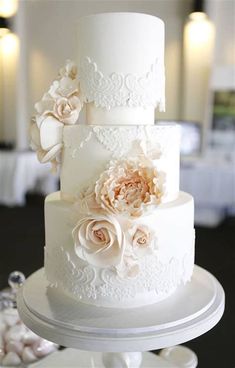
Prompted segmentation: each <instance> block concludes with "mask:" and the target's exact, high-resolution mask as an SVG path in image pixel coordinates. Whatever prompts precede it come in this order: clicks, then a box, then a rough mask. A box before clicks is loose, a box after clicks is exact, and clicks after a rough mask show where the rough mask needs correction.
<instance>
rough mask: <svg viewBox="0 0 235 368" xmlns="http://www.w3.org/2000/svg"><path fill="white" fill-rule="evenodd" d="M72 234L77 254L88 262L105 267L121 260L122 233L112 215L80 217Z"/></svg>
mask: <svg viewBox="0 0 235 368" xmlns="http://www.w3.org/2000/svg"><path fill="white" fill-rule="evenodd" d="M72 235H73V239H74V244H75V252H76V254H77V256H78V257H79V258H81V259H83V260H85V261H87V262H88V263H89V264H92V265H94V266H97V267H102V268H105V267H110V266H117V265H119V264H120V263H121V262H122V258H123V252H124V246H125V241H124V235H123V233H122V230H121V227H120V225H119V223H118V221H117V220H116V219H115V218H113V217H112V216H99V215H97V216H96V215H95V216H92V217H85V218H82V219H81V220H80V221H79V222H78V224H77V225H76V227H75V228H74V229H73V232H72Z"/></svg>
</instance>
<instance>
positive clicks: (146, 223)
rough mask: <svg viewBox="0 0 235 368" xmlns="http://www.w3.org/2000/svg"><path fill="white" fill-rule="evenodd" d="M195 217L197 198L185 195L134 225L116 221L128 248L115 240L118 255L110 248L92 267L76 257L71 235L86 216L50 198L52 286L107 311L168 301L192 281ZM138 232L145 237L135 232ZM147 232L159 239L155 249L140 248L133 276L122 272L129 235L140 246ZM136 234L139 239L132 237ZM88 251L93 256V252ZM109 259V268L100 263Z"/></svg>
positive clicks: (47, 265)
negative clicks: (121, 261) (118, 264)
mask: <svg viewBox="0 0 235 368" xmlns="http://www.w3.org/2000/svg"><path fill="white" fill-rule="evenodd" d="M193 212H194V207H193V198H192V197H191V196H190V195H189V194H187V193H183V192H181V193H180V195H179V198H178V199H177V200H176V201H173V202H171V203H168V204H162V205H160V206H159V207H158V208H156V209H155V210H153V211H152V213H151V214H148V215H146V216H141V217H139V218H137V219H133V220H132V221H131V225H130V223H129V220H127V219H125V218H123V217H122V216H116V217H115V219H116V224H115V227H118V226H119V227H120V228H121V230H122V233H123V234H124V237H125V239H126V240H125V244H123V240H122V239H121V238H120V237H119V241H120V243H119V245H118V244H116V243H115V242H117V240H115V239H114V243H113V247H114V248H113V251H110V248H109V251H107V252H104V253H103V255H102V257H101V258H100V259H99V257H97V258H96V259H95V258H93V259H92V260H90V259H89V262H87V259H86V258H84V257H85V256H84V254H83V256H82V257H81V256H80V255H79V254H77V250H76V244H74V238H73V235H72V230H73V229H76V226H77V224H78V223H79V221H81V219H83V215H82V214H81V213H79V211H77V209H76V208H75V207H74V205H73V204H70V203H69V202H67V201H63V200H61V199H60V193H59V192H58V193H53V194H51V195H49V196H48V197H47V198H46V201H45V228H46V247H45V271H46V275H47V278H48V280H49V282H50V285H51V286H55V287H58V288H59V289H61V290H63V291H64V292H65V293H67V294H68V295H70V296H72V297H73V298H75V299H78V300H81V301H83V302H85V303H89V304H95V305H100V306H107V307H137V306H141V305H145V304H151V303H155V302H158V301H160V300H162V299H164V298H166V297H167V296H169V295H170V294H171V293H172V292H173V291H174V290H175V289H176V287H177V286H178V285H180V284H181V283H185V282H186V281H188V280H190V277H191V275H192V272H193V265H194V228H193ZM117 223H118V224H119V225H117ZM107 226H108V225H107ZM113 226H114V225H113ZM130 228H131V229H132V232H130V230H129V229H130ZM137 228H139V229H142V233H140V232H139V233H136V229H137ZM146 228H148V229H150V231H151V233H152V237H154V239H155V241H154V243H152V247H153V248H152V250H151V251H150V249H149V251H146V248H145V250H144V252H142V251H143V249H137V250H136V251H137V252H141V253H138V262H137V263H135V264H133V265H132V266H133V267H134V268H133V267H132V268H128V270H129V271H131V273H130V274H129V273H123V272H125V270H123V269H122V270H120V269H118V267H116V263H115V262H116V260H117V257H118V255H120V256H121V253H122V252H124V251H125V252H127V251H128V246H129V245H130V244H129V242H130V234H131V239H134V242H136V241H138V239H139V237H140V236H141V237H142V236H143V232H144V231H145V229H146ZM109 229H110V231H112V230H113V229H112V228H109ZM115 231H116V230H115ZM118 231H119V230H118ZM133 232H135V234H137V235H136V238H134V237H132V235H133ZM116 239H117V238H116ZM123 248H125V249H123ZM117 249H119V250H118V251H117ZM86 251H88V254H89V257H91V256H92V253H91V252H90V251H89V249H88V248H87V250H86ZM110 252H111V253H110ZM110 254H112V257H111V258H110ZM92 257H95V254H94V253H93V256H92ZM115 257H116V258H115ZM102 258H103V260H102ZM94 259H95V261H93V260H94ZM107 259H108V260H110V259H112V260H113V262H110V265H109V266H107V264H106V266H104V264H103V265H101V264H100V263H99V262H103V263H104V262H105V260H107ZM97 260H98V261H97ZM97 262H98V263H97ZM137 266H138V268H137ZM136 270H138V272H136Z"/></svg>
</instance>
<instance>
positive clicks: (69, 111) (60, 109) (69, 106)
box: [53, 96, 82, 124]
mask: <svg viewBox="0 0 235 368" xmlns="http://www.w3.org/2000/svg"><path fill="white" fill-rule="evenodd" d="M81 108H82V105H81V102H80V99H79V98H78V97H77V96H71V97H69V98H65V97H61V98H58V99H57V100H56V102H55V104H54V109H53V110H54V111H53V112H54V115H55V116H56V117H57V118H58V120H59V121H61V122H62V123H64V124H75V123H76V121H77V120H78V117H79V113H80V111H81Z"/></svg>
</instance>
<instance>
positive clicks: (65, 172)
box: [61, 124, 180, 202]
mask: <svg viewBox="0 0 235 368" xmlns="http://www.w3.org/2000/svg"><path fill="white" fill-rule="evenodd" d="M63 141H64V149H63V154H62V156H63V158H62V167H61V192H62V196H63V198H67V199H69V198H70V199H71V200H73V199H74V198H76V197H77V196H78V195H79V193H80V192H81V190H83V189H84V188H85V187H86V186H87V185H89V184H91V183H93V182H94V181H96V180H97V179H98V177H99V175H100V174H101V173H102V172H103V171H104V170H105V169H106V166H107V165H108V164H109V162H110V160H113V159H129V158H130V157H131V156H135V155H138V154H140V152H141V149H142V148H141V147H142V146H144V147H146V148H145V151H146V152H145V154H146V155H147V156H148V157H149V158H150V159H152V160H153V164H154V166H155V167H156V168H157V170H159V171H161V172H164V173H165V174H166V179H165V190H166V193H165V195H164V197H163V198H162V201H163V202H168V201H172V200H175V199H176V198H177V196H178V193H179V146H180V130H179V126H178V125H177V124H157V125H153V126H119V127H117V126H88V125H77V126H69V127H65V128H64V136H63ZM157 153H158V156H157Z"/></svg>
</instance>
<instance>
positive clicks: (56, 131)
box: [40, 116, 64, 151]
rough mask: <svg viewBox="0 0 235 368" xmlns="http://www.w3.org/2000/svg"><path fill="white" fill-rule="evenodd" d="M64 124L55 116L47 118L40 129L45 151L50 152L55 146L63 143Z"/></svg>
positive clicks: (42, 145)
mask: <svg viewBox="0 0 235 368" xmlns="http://www.w3.org/2000/svg"><path fill="white" fill-rule="evenodd" d="M63 127H64V126H63V124H62V123H60V122H59V121H58V120H57V119H55V118H54V117H53V116H47V117H46V118H45V119H44V121H43V122H42V124H41V127H40V141H41V147H42V149H43V150H45V151H48V150H49V149H50V148H52V147H53V146H55V145H57V144H60V143H62V137H63Z"/></svg>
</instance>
